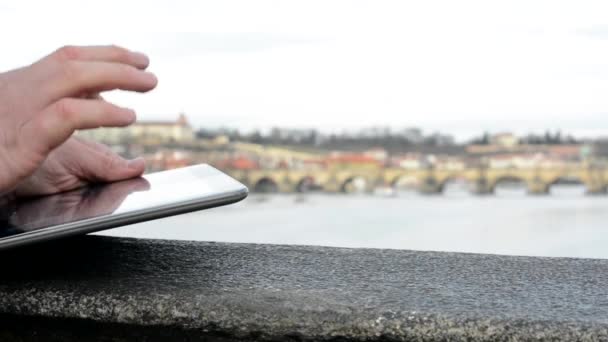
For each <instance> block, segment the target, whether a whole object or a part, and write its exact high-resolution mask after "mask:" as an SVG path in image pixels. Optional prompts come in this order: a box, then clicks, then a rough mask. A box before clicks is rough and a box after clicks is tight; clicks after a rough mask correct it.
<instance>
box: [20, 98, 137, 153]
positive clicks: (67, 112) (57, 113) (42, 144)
mask: <svg viewBox="0 0 608 342" xmlns="http://www.w3.org/2000/svg"><path fill="white" fill-rule="evenodd" d="M135 118H136V117H135V112H134V111H133V110H131V109H128V108H121V107H118V106H116V105H114V104H111V103H109V102H106V101H101V100H86V99H73V98H64V99H61V100H59V101H57V102H55V103H53V104H52V105H50V106H48V107H47V108H46V109H44V110H43V112H42V113H41V114H40V115H38V116H36V117H34V118H33V119H32V120H30V121H29V122H27V123H26V124H25V125H24V126H23V136H24V137H25V138H26V139H31V140H29V141H30V144H38V148H39V150H40V151H41V152H42V153H48V152H50V151H51V150H52V149H54V148H55V147H57V146H59V145H61V144H62V143H63V142H64V141H66V140H67V139H68V138H69V137H70V136H71V135H72V134H73V133H74V131H76V130H79V129H91V128H99V127H123V126H127V125H129V124H131V123H133V122H134V121H135Z"/></svg>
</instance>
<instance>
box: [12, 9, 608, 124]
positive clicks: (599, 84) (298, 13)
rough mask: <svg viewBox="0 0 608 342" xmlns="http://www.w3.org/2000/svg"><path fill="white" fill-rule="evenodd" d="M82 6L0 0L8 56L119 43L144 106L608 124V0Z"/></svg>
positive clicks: (148, 112)
mask: <svg viewBox="0 0 608 342" xmlns="http://www.w3.org/2000/svg"><path fill="white" fill-rule="evenodd" d="M5 2H6V1H5ZM144 4H145V5H144ZM3 6H4V7H3ZM144 6H145V7H144ZM6 7H9V8H15V10H14V11H5V10H4V9H3V8H6ZM86 7H87V8H84V6H83V2H78V1H54V2H33V1H26V2H22V1H19V2H17V1H10V2H7V3H6V4H2V3H1V2H0V29H2V30H3V31H4V32H18V33H16V34H14V35H3V36H4V37H6V38H3V44H4V48H3V58H2V59H0V68H8V67H13V66H17V65H20V64H23V63H26V62H27V61H30V60H32V59H33V58H35V57H38V56H39V55H41V54H43V53H46V52H48V51H49V50H50V49H52V48H54V47H56V46H59V45H63V44H66V43H70V44H74V43H76V44H89V43H110V42H113V43H120V44H123V45H126V46H129V47H132V48H134V49H139V50H143V51H145V52H148V53H149V54H150V55H151V57H152V59H153V66H152V67H153V69H154V71H155V72H157V73H158V74H159V77H160V82H161V83H160V86H159V89H158V90H157V91H155V92H154V93H152V94H149V95H146V96H135V95H130V94H129V95H124V94H121V95H118V94H117V95H113V96H112V98H113V99H116V100H117V101H120V102H121V103H123V104H129V105H133V106H134V107H135V108H137V109H139V112H140V113H142V114H141V116H143V117H153V116H154V117H158V116H160V115H167V114H173V113H175V112H177V111H178V110H181V109H184V110H186V111H187V112H188V113H190V114H191V116H194V117H193V119H194V121H195V122H196V123H197V124H200V125H203V124H212V125H220V124H226V125H233V124H238V125H243V126H248V127H251V126H256V125H258V126H265V125H274V124H277V125H288V126H301V125H305V126H320V127H332V128H336V127H340V126H347V127H356V126H361V125H370V124H391V125H422V126H427V127H432V128H446V129H449V128H453V127H455V128H458V127H461V128H458V129H459V130H460V132H464V131H465V130H466V131H467V132H470V131H471V129H472V130H477V129H482V128H490V129H503V128H507V129H519V130H527V129H529V128H545V127H549V128H558V127H560V126H563V127H562V128H564V129H568V128H569V127H570V128H572V127H580V128H592V129H600V130H606V131H608V119H603V116H604V115H608V96H606V93H607V91H608V35H607V34H606V30H604V29H603V28H605V27H606V26H605V25H606V22H605V21H606V19H605V13H608V5H606V4H604V2H600V1H576V2H573V1H568V2H563V1H509V2H498V1H447V0H446V1H417V2H413V1H411V2H407V1H365V2H363V1H332V2H328V1H305V2H297V1H291V0H281V1H255V2H251V1H221V2H203V1H174V2H166V1H157V2H149V1H148V2H143V1H142V2H135V1H130V2H126V3H125V2H124V1H104V2H100V3H98V4H96V5H93V6H91V5H90V3H87V4H86ZM49 13H52V15H50V16H47V15H48V14H49ZM180 31H187V32H191V33H179V32H180ZM150 32H161V33H150ZM172 32H173V33H172ZM197 32H199V33H197ZM590 117H592V118H594V120H593V122H594V125H593V126H586V125H585V121H583V120H589V118H590ZM560 122H563V124H560ZM505 125H507V127H504V126H505ZM471 127H472V128H471Z"/></svg>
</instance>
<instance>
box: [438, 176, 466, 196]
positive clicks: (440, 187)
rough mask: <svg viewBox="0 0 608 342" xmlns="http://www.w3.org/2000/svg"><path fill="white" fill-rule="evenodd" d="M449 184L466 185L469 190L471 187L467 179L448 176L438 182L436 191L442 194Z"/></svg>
mask: <svg viewBox="0 0 608 342" xmlns="http://www.w3.org/2000/svg"><path fill="white" fill-rule="evenodd" d="M450 183H466V184H467V186H468V187H469V188H470V187H471V181H470V180H469V179H467V178H465V177H459V176H458V175H450V176H448V177H445V178H444V179H441V180H439V181H438V183H437V191H438V192H439V193H443V192H444V191H445V190H446V187H447V186H448V184H450ZM469 190H470V189H469Z"/></svg>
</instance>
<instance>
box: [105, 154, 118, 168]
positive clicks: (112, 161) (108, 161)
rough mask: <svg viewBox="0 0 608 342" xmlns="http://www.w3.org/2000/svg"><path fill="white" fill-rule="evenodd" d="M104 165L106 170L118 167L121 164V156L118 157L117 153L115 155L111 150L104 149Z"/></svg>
mask: <svg viewBox="0 0 608 342" xmlns="http://www.w3.org/2000/svg"><path fill="white" fill-rule="evenodd" d="M104 157H105V158H104V162H103V163H104V167H105V168H106V169H107V170H112V169H116V168H118V167H120V166H121V164H122V163H121V162H122V160H121V158H120V157H118V156H117V155H115V154H114V153H112V152H111V151H106V152H105V153H104Z"/></svg>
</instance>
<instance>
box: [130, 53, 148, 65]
mask: <svg viewBox="0 0 608 342" xmlns="http://www.w3.org/2000/svg"><path fill="white" fill-rule="evenodd" d="M133 60H134V61H135V63H136V64H137V65H141V66H144V67H147V66H148V65H149V64H150V59H149V58H148V56H146V55H145V54H143V53H141V52H133Z"/></svg>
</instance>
